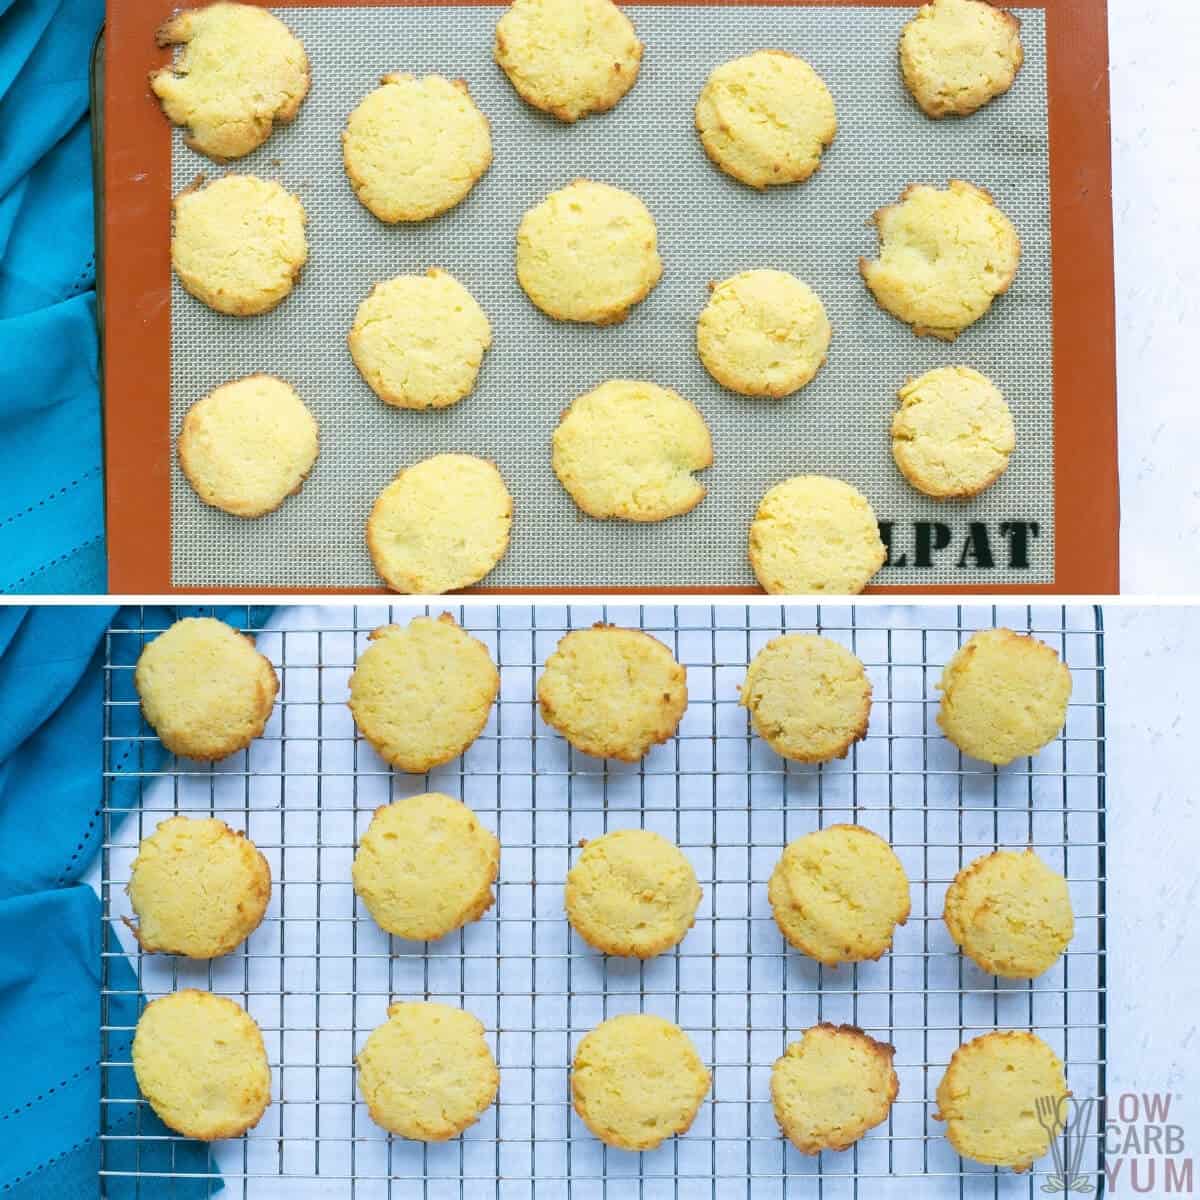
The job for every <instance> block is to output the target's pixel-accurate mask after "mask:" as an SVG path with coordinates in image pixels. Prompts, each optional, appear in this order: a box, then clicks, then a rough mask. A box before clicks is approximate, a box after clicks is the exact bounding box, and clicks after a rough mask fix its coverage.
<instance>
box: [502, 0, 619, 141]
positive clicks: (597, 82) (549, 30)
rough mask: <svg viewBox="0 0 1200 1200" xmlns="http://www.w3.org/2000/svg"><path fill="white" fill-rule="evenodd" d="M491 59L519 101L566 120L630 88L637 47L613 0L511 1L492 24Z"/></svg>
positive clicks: (602, 107)
mask: <svg viewBox="0 0 1200 1200" xmlns="http://www.w3.org/2000/svg"><path fill="white" fill-rule="evenodd" d="M495 58H496V62H497V63H498V64H499V65H500V68H501V69H502V70H503V71H504V73H505V75H507V76H508V78H509V81H510V82H511V83H512V85H513V87H515V88H516V89H517V94H518V95H519V96H520V97H521V98H522V99H523V100H525V101H526V102H527V103H529V104H532V105H533V106H534V108H540V109H541V110H542V111H543V112H548V113H553V114H554V116H556V117H557V118H558V119H559V120H560V121H568V122H570V121H578V120H579V118H580V117H586V116H587V115H588V114H589V113H597V112H607V111H608V110H609V109H610V108H612V107H613V105H614V104H616V103H617V101H618V100H620V99H621V97H622V96H624V95H625V93H626V92H627V91H629V89H630V88H631V87H633V85H634V83H636V82H637V77H638V70H639V69H640V67H641V64H642V43H641V42H639V41H638V39H637V34H636V33H634V31H633V25H632V24H631V23H630V21H629V18H628V17H627V16H626V15H625V14H624V13H623V12H622V11H621V10H620V9H619V8H618V7H617V6H616V5H615V4H613V3H612V0H513V3H512V4H511V5H510V6H509V8H508V11H507V12H506V13H505V14H504V16H502V17H501V18H500V20H499V21H498V22H497V23H496V47H495Z"/></svg>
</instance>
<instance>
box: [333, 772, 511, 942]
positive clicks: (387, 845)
mask: <svg viewBox="0 0 1200 1200" xmlns="http://www.w3.org/2000/svg"><path fill="white" fill-rule="evenodd" d="M499 871H500V843H499V842H498V841H497V840H496V835H495V834H494V833H492V831H491V830H490V829H484V827H483V826H482V825H480V823H479V820H478V818H477V817H476V816H475V814H474V813H473V812H472V811H471V810H470V809H469V808H468V807H467V806H466V805H465V804H463V803H461V801H458V800H454V799H452V798H451V797H449V796H443V795H442V794H441V793H440V792H427V793H426V794H425V795H423V796H409V797H408V799H406V800H398V801H396V803H394V804H385V805H384V806H383V807H382V808H377V809H376V810H375V815H374V816H373V817H372V818H371V824H370V826H369V827H368V828H367V832H366V833H364V834H363V836H362V841H361V842H359V845H358V851H357V853H356V854H355V855H354V865H353V867H352V868H351V875H352V877H353V879H354V890H355V892H356V893H357V894H358V895H359V896H361V897H362V899H363V903H364V904H365V905H366V906H367V911H368V912H370V914H371V916H372V917H374V918H375V924H376V925H378V926H379V927H380V928H381V929H383V930H385V931H386V932H387V933H394V934H395V935H396V936H397V937H402V938H409V939H410V940H412V941H416V942H425V941H428V942H433V941H436V940H437V939H438V938H441V937H445V936H446V934H448V933H450V932H451V931H452V930H455V929H460V928H461V927H462V926H463V925H466V924H467V923H468V922H470V921H478V920H479V918H480V917H482V916H483V914H484V913H485V912H487V910H488V909H489V908H491V907H492V905H493V904H494V903H495V900H496V897H495V896H494V895H493V894H492V884H493V883H495V882H496V876H497V875H498V874H499Z"/></svg>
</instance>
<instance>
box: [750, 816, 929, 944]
mask: <svg viewBox="0 0 1200 1200" xmlns="http://www.w3.org/2000/svg"><path fill="white" fill-rule="evenodd" d="M847 896H853V897H854V904H853V906H851V905H849V904H847V903H846V897H847ZM767 898H768V899H769V900H770V901H771V909H772V911H773V912H774V914H775V923H776V924H777V925H778V926H779V932H780V933H782V934H783V936H784V938H785V939H786V940H787V941H788V943H789V944H790V945H792V946H794V947H795V948H796V949H797V950H799V951H801V952H802V953H804V954H807V955H808V956H809V958H815V959H816V960H817V961H818V962H823V963H825V964H826V966H833V967H836V966H837V965H838V963H845V962H865V961H867V960H868V959H876V958H881V957H882V956H883V954H884V951H886V950H889V949H890V948H891V945H892V937H893V935H894V934H895V932H896V926H897V925H903V924H904V923H905V922H906V921H907V920H908V913H909V908H910V901H909V895H908V876H907V875H905V873H904V868H903V867H902V866H901V865H900V860H899V859H898V858H897V857H896V854H895V851H894V850H893V849H892V848H891V846H889V845H888V844H887V842H885V841H884V840H883V838H881V837H880V836H879V835H878V834H877V833H872V832H871V830H869V829H864V828H863V827H862V826H861V825H830V826H829V827H828V828H826V829H821V830H818V831H817V832H816V833H808V834H805V835H804V837H799V838H797V839H796V840H795V841H794V842H789V843H788V844H787V846H785V847H784V851H783V854H782V856H781V857H780V859H779V862H778V863H776V865H775V870H774V871H772V872H771V881H770V883H769V884H768V887H767Z"/></svg>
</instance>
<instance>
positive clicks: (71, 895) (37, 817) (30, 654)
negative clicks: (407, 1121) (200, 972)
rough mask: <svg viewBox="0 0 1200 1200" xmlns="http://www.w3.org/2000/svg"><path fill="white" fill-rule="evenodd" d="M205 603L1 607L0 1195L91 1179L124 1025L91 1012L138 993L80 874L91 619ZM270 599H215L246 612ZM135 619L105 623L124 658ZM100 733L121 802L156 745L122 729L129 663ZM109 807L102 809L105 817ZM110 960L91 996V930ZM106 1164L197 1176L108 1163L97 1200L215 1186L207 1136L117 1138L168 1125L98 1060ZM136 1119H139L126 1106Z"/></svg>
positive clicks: (94, 701)
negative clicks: (1, 1047) (0, 1048)
mask: <svg viewBox="0 0 1200 1200" xmlns="http://www.w3.org/2000/svg"><path fill="white" fill-rule="evenodd" d="M197 612H203V613H206V614H212V613H214V610H213V609H211V608H206V609H193V608H178V609H176V608H170V609H168V608H147V609H144V610H138V609H122V610H120V612H117V610H116V609H114V608H111V607H95V608H91V607H79V608H31V609H21V608H0V845H2V846H3V847H4V853H3V854H2V855H0V1029H2V1030H3V1031H4V1044H5V1053H4V1058H3V1067H2V1068H0V1195H3V1196H4V1197H5V1200H68V1198H69V1200H88V1198H89V1197H98V1196H100V1195H101V1191H100V1183H99V1176H98V1172H99V1169H100V1141H99V1132H100V1105H101V1101H100V1096H101V1078H100V1073H101V1068H100V1065H99V1064H100V1062H101V1059H102V1057H103V1060H104V1061H108V1062H128V1061H129V1043H130V1041H131V1037H130V1035H129V1033H127V1032H124V1031H119V1032H118V1031H113V1032H110V1033H109V1034H108V1035H107V1036H106V1038H105V1040H104V1042H103V1045H102V1043H101V1035H100V1029H99V1027H100V1024H101V1023H103V1024H105V1025H108V1026H125V1027H132V1026H133V1025H135V1024H136V1023H137V1018H138V1014H139V1013H140V1011H141V1006H142V1003H143V1001H142V998H141V996H140V995H139V994H138V991H137V977H136V975H135V974H134V971H133V969H132V967H131V966H130V964H129V963H128V961H127V960H126V959H125V958H123V957H121V956H120V955H119V953H118V952H119V950H120V946H119V943H118V942H117V940H116V938H115V937H114V936H113V935H112V933H111V931H109V930H105V929H104V928H103V923H102V919H101V911H100V904H99V901H98V900H97V898H96V896H95V894H94V893H93V892H92V890H91V888H89V887H87V886H86V885H83V884H81V883H80V882H79V880H80V879H81V878H82V876H83V875H84V873H85V872H86V871H87V870H88V868H89V866H90V865H91V863H92V861H93V859H94V858H95V856H96V854H97V852H98V850H99V848H100V843H101V841H102V839H103V835H104V820H103V814H102V811H101V810H102V807H103V804H104V791H103V787H102V776H103V770H104V741H103V738H104V735H105V728H104V716H103V713H104V708H103V700H104V686H105V679H104V670H103V663H104V635H105V630H106V629H107V628H108V627H109V626H110V624H111V625H113V626H115V627H116V628H124V629H131V630H132V629H137V628H139V627H141V628H144V627H153V628H162V627H165V626H166V625H167V624H169V623H170V622H171V621H173V620H175V619H176V618H177V617H180V616H186V615H191V614H193V613H197ZM269 613H270V609H265V608H251V609H249V610H247V608H246V607H245V606H241V607H235V608H230V609H217V610H215V615H217V616H220V617H224V618H225V619H227V620H229V621H230V623H231V624H233V625H235V626H237V627H239V628H246V627H247V626H248V625H255V626H258V625H261V624H262V623H263V622H264V621H265V620H266V617H267V616H268V615H269ZM142 640H143V639H142V638H141V637H140V636H138V635H136V634H133V633H130V634H125V635H121V634H117V633H114V634H113V635H112V650H111V658H112V661H113V663H114V664H118V665H124V666H132V664H133V663H134V662H135V661H136V660H137V656H138V654H139V653H140V651H141V646H142ZM109 687H110V689H111V692H110V697H111V699H113V700H117V701H127V702H128V703H127V704H125V705H120V706H115V707H112V708H110V723H109V729H108V736H109V737H110V738H112V739H115V740H114V741H113V742H112V743H111V745H112V748H113V750H112V755H111V769H112V771H113V772H114V775H113V777H112V778H111V779H110V780H109V790H108V803H109V805H110V806H111V807H113V808H116V809H123V808H129V807H131V806H132V805H134V804H136V802H137V800H138V796H139V792H138V787H137V781H136V779H135V778H133V777H125V778H122V776H121V774H120V772H121V770H122V767H123V766H127V767H128V768H129V769H130V770H154V769H155V768H156V767H158V766H159V765H160V764H161V763H162V762H163V761H164V760H165V757H166V755H165V752H164V751H163V749H162V747H161V745H159V743H158V742H157V741H153V740H149V741H141V740H137V741H133V740H128V741H126V740H125V739H134V738H139V739H140V737H141V736H143V735H145V734H146V733H147V732H148V730H147V729H146V727H145V726H144V725H143V723H142V720H141V717H140V714H139V711H138V708H137V705H136V699H137V695H136V692H135V691H134V687H133V672H132V671H129V670H116V671H112V672H110V673H109ZM116 819H117V818H116V817H114V818H113V820H114V821H115V820H116ZM102 936H103V937H104V939H105V949H106V950H108V951H110V952H114V955H115V956H114V957H113V958H111V959H110V960H109V964H110V965H109V986H110V990H111V991H114V992H117V993H120V994H117V995H110V996H109V997H108V998H107V1000H106V1002H105V1003H106V1006H107V1007H106V1009H105V1011H104V1012H103V1013H102V1012H101V996H100V961H101V960H100V943H101V938H102ZM104 1070H105V1072H106V1075H107V1077H106V1079H105V1080H104V1095H105V1097H106V1100H107V1101H108V1103H106V1105H105V1112H106V1120H105V1133H106V1135H108V1137H109V1141H108V1142H107V1145H106V1149H105V1155H104V1165H105V1167H106V1169H107V1170H109V1171H115V1172H122V1171H130V1172H132V1171H134V1170H135V1169H136V1170H139V1171H140V1172H142V1173H143V1174H145V1173H152V1172H155V1171H162V1172H167V1171H172V1172H174V1173H178V1174H183V1175H186V1174H194V1175H200V1174H203V1175H204V1176H205V1177H204V1178H198V1179H195V1180H153V1179H134V1178H133V1177H132V1176H121V1175H120V1174H116V1175H110V1176H106V1178H105V1180H104V1192H103V1194H104V1195H105V1196H106V1197H107V1198H108V1200H126V1198H132V1197H135V1196H137V1197H142V1198H145V1197H157V1196H171V1197H180V1198H181V1200H192V1198H193V1197H195V1198H199V1197H207V1196H211V1195H213V1194H215V1193H216V1192H217V1191H219V1190H220V1188H221V1186H222V1184H221V1181H220V1179H219V1178H213V1177H212V1172H213V1171H214V1167H213V1165H212V1161H211V1159H210V1157H209V1150H208V1147H206V1146H204V1145H201V1144H199V1143H194V1142H180V1141H178V1140H171V1141H164V1142H161V1143H155V1142H153V1141H140V1140H139V1141H136V1142H135V1141H132V1140H130V1141H121V1140H119V1139H120V1135H122V1134H126V1133H128V1134H133V1133H135V1132H139V1131H140V1132H141V1133H142V1134H151V1135H153V1134H159V1135H166V1134H168V1133H169V1130H167V1129H166V1127H165V1126H163V1125H162V1124H161V1123H160V1122H158V1121H157V1119H156V1118H155V1117H154V1116H153V1114H152V1113H151V1112H149V1110H148V1109H147V1108H145V1106H140V1107H139V1106H136V1105H134V1104H122V1103H120V1101H121V1100H131V1099H134V1098H136V1097H137V1094H138V1093H137V1085H136V1083H135V1082H134V1079H133V1072H132V1070H131V1069H130V1068H129V1067H107V1068H104ZM139 1121H140V1125H139V1124H138V1122H139Z"/></svg>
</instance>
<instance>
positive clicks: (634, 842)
mask: <svg viewBox="0 0 1200 1200" xmlns="http://www.w3.org/2000/svg"><path fill="white" fill-rule="evenodd" d="M564 898H565V901H566V908H567V920H568V921H570V922H571V926H572V928H573V929H574V930H575V932H576V933H578V934H579V936H580V937H581V938H583V940H584V941H585V942H587V944H588V945H589V946H594V947H595V948H596V949H597V950H601V951H603V952H604V953H605V954H619V955H623V956H624V957H627V958H653V957H654V956H655V955H656V954H661V953H662V952H663V951H664V950H669V949H670V948H671V947H672V946H676V945H678V944H679V943H680V942H681V941H683V937H684V934H686V933H687V931H688V930H689V929H691V927H692V926H693V925H694V924H695V923H696V909H697V908H698V907H699V904H700V884H699V883H698V882H697V881H696V872H695V871H694V870H693V869H692V864H691V863H690V862H688V860H687V858H686V857H685V856H684V854H683V851H681V850H680V849H679V847H678V846H676V845H674V843H672V842H668V841H667V839H666V838H664V837H660V836H659V835H658V834H657V833H654V832H652V831H651V830H649V829H618V830H615V831H614V832H612V833H606V834H605V835H604V836H603V837H598V838H591V839H590V840H588V841H587V842H585V843H584V846H583V853H582V854H581V855H580V856H579V860H578V861H577V862H576V863H575V865H574V866H573V867H572V868H571V869H570V871H568V872H567V887H566V893H565V897H564Z"/></svg>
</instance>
